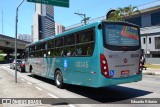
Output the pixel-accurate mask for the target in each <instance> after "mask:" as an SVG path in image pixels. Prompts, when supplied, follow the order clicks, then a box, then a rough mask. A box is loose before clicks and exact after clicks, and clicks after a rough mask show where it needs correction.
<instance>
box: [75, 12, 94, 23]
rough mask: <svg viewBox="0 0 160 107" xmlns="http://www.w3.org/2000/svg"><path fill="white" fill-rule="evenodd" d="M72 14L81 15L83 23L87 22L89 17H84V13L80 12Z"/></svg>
mask: <svg viewBox="0 0 160 107" xmlns="http://www.w3.org/2000/svg"><path fill="white" fill-rule="evenodd" d="M74 14H77V15H79V16H81V17H82V18H83V20H82V21H81V22H83V21H84V24H85V25H86V24H87V21H88V20H89V19H90V18H91V17H86V14H82V13H74Z"/></svg>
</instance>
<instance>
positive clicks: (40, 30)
mask: <svg viewBox="0 0 160 107" xmlns="http://www.w3.org/2000/svg"><path fill="white" fill-rule="evenodd" d="M33 17H34V18H33V27H32V36H33V41H37V40H40V39H44V38H46V37H49V36H53V35H55V24H54V23H55V22H54V7H53V6H51V5H45V4H39V3H36V4H35V14H34V16H33Z"/></svg>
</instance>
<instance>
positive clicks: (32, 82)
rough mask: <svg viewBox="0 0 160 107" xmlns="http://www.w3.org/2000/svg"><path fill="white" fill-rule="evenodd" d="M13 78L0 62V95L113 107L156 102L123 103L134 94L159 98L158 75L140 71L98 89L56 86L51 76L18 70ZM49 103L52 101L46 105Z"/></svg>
mask: <svg viewBox="0 0 160 107" xmlns="http://www.w3.org/2000/svg"><path fill="white" fill-rule="evenodd" d="M5 77H6V78H5ZM4 78H5V79H4ZM14 81H15V79H14V70H11V69H9V65H8V64H5V65H0V98H11V97H12V98H58V100H59V101H60V103H58V104H59V105H60V106H69V107H78V106H85V107H86V106H87V107H99V106H104V107H106V106H111V107H114V106H117V104H119V105H118V106H122V107H125V106H127V107H128V106H129V107H130V106H131V107H132V106H133V107H139V106H142V107H143V106H144V107H146V106H149V107H150V106H153V107H158V106H159V105H158V104H141V105H139V104H127V103H128V102H130V101H131V99H135V98H144V100H145V99H147V98H160V90H159V89H160V76H151V75H143V80H142V81H139V82H134V83H127V84H121V85H118V86H109V87H104V88H98V89H96V88H89V87H81V86H75V85H66V87H65V88H64V89H58V88H57V87H56V86H55V84H54V81H53V80H48V79H45V78H41V77H38V76H34V77H32V76H31V74H30V73H19V72H18V83H17V84H16V83H14ZM7 84H8V85H7ZM13 89H14V90H13ZM135 100H139V99H135ZM142 100H143V99H142ZM158 100H160V99H158ZM113 103H114V104H113ZM56 104H57V103H56ZM53 105H54V103H53V104H52V105H47V107H48V106H53ZM59 105H58V106H59ZM54 106H55V105H54Z"/></svg>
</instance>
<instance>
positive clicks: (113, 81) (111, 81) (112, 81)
mask: <svg viewBox="0 0 160 107" xmlns="http://www.w3.org/2000/svg"><path fill="white" fill-rule="evenodd" d="M140 80H142V73H141V74H137V75H134V76H130V77H124V78H105V77H102V78H101V79H100V81H99V86H98V87H105V86H111V85H118V84H124V83H130V82H137V81H140Z"/></svg>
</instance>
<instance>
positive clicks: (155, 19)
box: [151, 12, 160, 25]
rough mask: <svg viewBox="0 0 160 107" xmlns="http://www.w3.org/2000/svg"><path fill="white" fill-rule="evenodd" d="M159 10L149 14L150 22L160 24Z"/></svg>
mask: <svg viewBox="0 0 160 107" xmlns="http://www.w3.org/2000/svg"><path fill="white" fill-rule="evenodd" d="M159 19H160V12H158V13H153V14H151V24H152V25H160V20H159Z"/></svg>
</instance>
